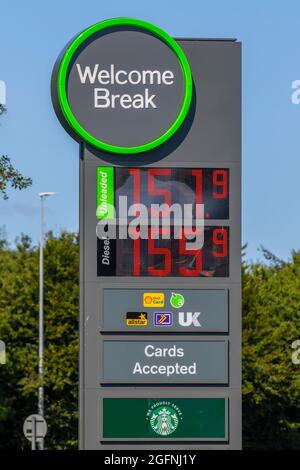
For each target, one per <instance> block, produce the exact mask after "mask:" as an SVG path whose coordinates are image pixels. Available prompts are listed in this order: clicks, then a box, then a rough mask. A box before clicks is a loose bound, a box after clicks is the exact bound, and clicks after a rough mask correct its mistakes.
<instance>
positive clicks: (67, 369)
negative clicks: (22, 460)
mask: <svg viewBox="0 0 300 470" xmlns="http://www.w3.org/2000/svg"><path fill="white" fill-rule="evenodd" d="M44 253H45V293H44V294H45V309H44V312H45V342H46V347H45V400H46V401H45V417H46V420H47V421H48V434H47V440H46V447H48V448H50V449H69V448H74V447H76V446H77V409H78V406H77V381H78V377H77V376H78V373H77V365H78V237H77V236H76V235H74V234H67V233H62V234H61V235H60V236H59V237H58V238H56V237H54V236H53V234H52V233H49V234H48V236H47V241H46V246H45V251H44ZM38 256H39V250H38V248H37V247H34V246H32V243H31V240H30V239H29V238H28V237H26V236H24V235H22V236H21V237H20V240H19V241H18V244H17V249H16V250H2V251H0V338H1V339H2V340H3V341H5V343H6V349H7V364H6V365H4V366H1V368H0V449H1V450H3V449H7V448H10V449H12V448H13V449H20V448H28V446H29V443H28V441H26V440H25V439H24V437H23V432H22V425H23V421H24V419H25V418H26V416H27V415H28V414H31V413H34V412H37V389H38V374H37V371H38V309H39V305H38V293H39V272H38V266H39V263H38Z"/></svg>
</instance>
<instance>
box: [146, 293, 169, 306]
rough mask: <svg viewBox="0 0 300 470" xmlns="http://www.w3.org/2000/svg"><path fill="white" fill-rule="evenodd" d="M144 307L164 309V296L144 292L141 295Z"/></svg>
mask: <svg viewBox="0 0 300 470" xmlns="http://www.w3.org/2000/svg"><path fill="white" fill-rule="evenodd" d="M143 305H144V307H153V308H154V307H164V306H165V294H163V293H161V292H144V294H143Z"/></svg>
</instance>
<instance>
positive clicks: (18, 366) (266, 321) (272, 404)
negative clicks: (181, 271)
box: [0, 231, 300, 450]
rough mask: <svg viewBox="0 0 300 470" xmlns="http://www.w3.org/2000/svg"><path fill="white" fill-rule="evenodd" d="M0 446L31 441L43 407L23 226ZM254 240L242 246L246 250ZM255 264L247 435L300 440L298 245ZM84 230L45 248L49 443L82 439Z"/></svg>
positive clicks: (254, 441)
mask: <svg viewBox="0 0 300 470" xmlns="http://www.w3.org/2000/svg"><path fill="white" fill-rule="evenodd" d="M0 239H1V240H2V244H1V243H0V338H1V339H2V340H4V341H5V342H6V346H7V364H6V365H2V366H0V449H1V450H3V449H20V448H24V449H25V448H27V449H28V448H29V443H28V442H27V441H26V440H25V439H24V438H23V433H22V425H23V421H24V419H25V417H26V416H27V415H28V414H30V413H33V412H36V410H37V389H38V375H37V370H38V288H39V277H38V274H39V273H38V255H39V253H38V248H37V247H35V246H33V245H32V242H31V240H30V239H29V238H28V237H27V236H25V235H21V237H20V239H19V241H18V243H17V247H16V249H13V250H12V249H9V247H8V245H7V243H6V241H5V233H4V232H3V231H2V234H1V236H0ZM245 250H246V247H244V248H243V251H245ZM262 250H263V253H264V255H265V258H266V261H267V264H253V265H247V264H246V263H244V265H243V269H242V278H243V428H244V429H243V440H244V448H250V449H254V448H256V449H258V448H263V449H288V448H289V449H299V448H300V366H299V365H295V364H293V363H292V361H291V354H292V348H291V344H292V342H293V341H295V340H296V339H300V333H299V332H300V252H294V253H292V259H291V261H289V262H282V260H279V259H278V258H276V256H274V255H272V254H271V253H270V252H268V250H265V249H262ZM78 310H79V308H78V237H77V236H76V235H74V234H68V233H64V232H63V233H61V234H60V235H59V236H58V237H55V236H54V235H53V234H52V233H51V232H50V233H48V235H47V242H46V247H45V326H46V328H45V339H46V350H45V366H46V371H45V396H46V405H45V415H46V419H47V422H48V425H49V431H48V435H47V438H46V447H47V448H49V449H72V448H76V447H77V410H78V397H77V389H78V376H77V375H78V374H77V366H78Z"/></svg>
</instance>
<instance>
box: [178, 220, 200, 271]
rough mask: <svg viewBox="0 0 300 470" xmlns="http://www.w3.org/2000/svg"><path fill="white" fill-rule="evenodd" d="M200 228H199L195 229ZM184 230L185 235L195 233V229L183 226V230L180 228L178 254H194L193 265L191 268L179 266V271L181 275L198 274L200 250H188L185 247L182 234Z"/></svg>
mask: <svg viewBox="0 0 300 470" xmlns="http://www.w3.org/2000/svg"><path fill="white" fill-rule="evenodd" d="M196 230H200V229H196ZM184 232H185V234H186V235H189V234H195V230H193V229H192V228H190V229H188V228H185V229H184V231H183V229H182V231H181V236H180V240H179V255H189V256H194V259H195V261H196V262H195V267H194V268H192V269H189V268H186V267H184V266H179V272H180V273H181V274H182V275H183V276H200V274H201V271H202V251H201V250H188V249H187V248H186V239H185V236H184Z"/></svg>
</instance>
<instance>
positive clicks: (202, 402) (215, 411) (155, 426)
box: [103, 398, 227, 440]
mask: <svg viewBox="0 0 300 470" xmlns="http://www.w3.org/2000/svg"><path fill="white" fill-rule="evenodd" d="M226 415H227V412H226V400H225V398H104V399H103V438H123V439H124V438H128V439H134V438H147V439H159V438H160V439H166V438H167V439H169V438H171V439H172V438H173V439H178V438H190V439H193V438H196V439H201V438H202V439H211V440H219V439H225V438H226V435H227V432H226V431H227V424H226V421H227V418H226Z"/></svg>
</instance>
